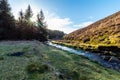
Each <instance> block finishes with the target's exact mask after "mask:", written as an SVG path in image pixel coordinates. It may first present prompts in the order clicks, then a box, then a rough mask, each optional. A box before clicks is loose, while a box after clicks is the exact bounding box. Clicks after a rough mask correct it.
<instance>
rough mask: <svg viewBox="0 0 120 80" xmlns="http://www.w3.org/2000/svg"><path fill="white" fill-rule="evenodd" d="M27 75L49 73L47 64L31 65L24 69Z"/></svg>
mask: <svg viewBox="0 0 120 80" xmlns="http://www.w3.org/2000/svg"><path fill="white" fill-rule="evenodd" d="M26 70H27V72H28V73H30V74H31V73H44V72H46V71H49V66H48V65H47V64H39V63H32V64H30V65H28V66H27V68H26Z"/></svg>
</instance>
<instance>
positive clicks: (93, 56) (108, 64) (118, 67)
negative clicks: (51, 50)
mask: <svg viewBox="0 0 120 80" xmlns="http://www.w3.org/2000/svg"><path fill="white" fill-rule="evenodd" d="M47 44H48V45H50V46H53V47H56V48H58V49H62V50H65V51H68V52H71V53H74V54H77V55H81V56H84V57H87V58H88V59H90V60H92V61H96V62H98V63H99V64H101V65H102V66H104V67H107V68H111V69H114V70H116V71H119V72H120V61H116V62H115V61H114V62H110V61H106V60H104V59H103V58H102V57H101V56H100V55H97V54H95V53H91V52H87V51H83V50H76V49H73V48H69V47H66V46H63V45H58V44H54V43H51V42H48V43H47Z"/></svg>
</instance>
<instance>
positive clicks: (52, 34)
mask: <svg viewBox="0 0 120 80" xmlns="http://www.w3.org/2000/svg"><path fill="white" fill-rule="evenodd" d="M33 15H34V14H33V12H32V9H31V6H30V5H28V7H27V9H26V10H25V12H23V11H22V10H21V11H20V12H19V17H18V19H17V20H15V19H14V16H13V14H12V13H11V8H10V5H9V3H8V0H0V40H32V39H36V40H39V41H47V40H48V38H50V39H61V38H62V37H63V36H64V35H65V33H64V32H62V31H58V30H49V29H47V24H46V22H45V16H44V13H43V11H42V10H41V11H40V12H39V13H38V14H37V15H36V18H37V20H36V21H35V22H34V21H32V20H31V19H32V17H33Z"/></svg>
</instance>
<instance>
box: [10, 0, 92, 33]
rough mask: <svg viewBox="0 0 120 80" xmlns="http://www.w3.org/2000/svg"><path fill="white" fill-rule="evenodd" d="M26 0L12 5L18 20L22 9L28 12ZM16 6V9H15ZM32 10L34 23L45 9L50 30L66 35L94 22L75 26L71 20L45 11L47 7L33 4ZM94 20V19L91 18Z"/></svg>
mask: <svg viewBox="0 0 120 80" xmlns="http://www.w3.org/2000/svg"><path fill="white" fill-rule="evenodd" d="M23 2H24V0H22V1H21V2H20V3H19V4H15V3H14V4H13V3H11V5H13V6H12V8H13V9H12V12H13V14H14V15H15V18H16V19H17V18H18V14H19V13H18V12H19V11H20V10H21V9H22V10H23V12H24V11H25V10H26V8H27V7H28V2H24V3H23ZM14 6H16V7H14ZM31 8H32V11H33V13H34V16H33V18H32V20H33V21H35V20H36V15H37V13H39V12H40V10H41V8H42V9H43V12H44V14H45V18H46V19H45V20H46V22H47V25H48V28H49V29H52V30H60V31H64V32H65V33H70V32H72V31H75V30H77V29H79V28H81V27H85V26H87V25H89V24H91V23H92V22H90V21H89V22H83V23H81V24H78V25H75V23H74V22H73V21H72V20H71V19H70V18H67V17H66V18H61V17H60V16H58V15H57V14H56V13H53V12H49V11H47V9H45V7H42V6H39V7H38V6H37V5H35V4H34V3H33V4H32V3H31ZM90 18H92V17H90Z"/></svg>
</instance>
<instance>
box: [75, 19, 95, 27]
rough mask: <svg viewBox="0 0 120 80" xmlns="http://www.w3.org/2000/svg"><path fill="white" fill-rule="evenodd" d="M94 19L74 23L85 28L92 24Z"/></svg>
mask: <svg viewBox="0 0 120 80" xmlns="http://www.w3.org/2000/svg"><path fill="white" fill-rule="evenodd" d="M92 23H93V22H92V21H87V22H83V23H80V24H77V25H74V27H79V28H83V27H87V26H88V25H90V24H92Z"/></svg>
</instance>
